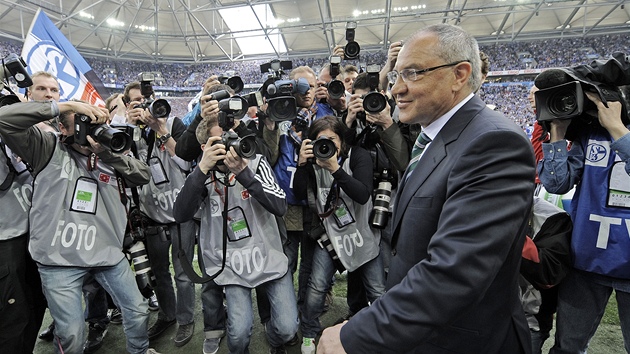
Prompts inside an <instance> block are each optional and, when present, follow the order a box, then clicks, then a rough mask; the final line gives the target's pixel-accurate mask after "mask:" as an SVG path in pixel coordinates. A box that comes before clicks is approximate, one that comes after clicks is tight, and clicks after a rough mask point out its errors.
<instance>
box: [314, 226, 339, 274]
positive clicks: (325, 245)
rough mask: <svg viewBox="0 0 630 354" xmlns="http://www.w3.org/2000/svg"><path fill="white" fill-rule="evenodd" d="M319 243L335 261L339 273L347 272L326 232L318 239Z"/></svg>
mask: <svg viewBox="0 0 630 354" xmlns="http://www.w3.org/2000/svg"><path fill="white" fill-rule="evenodd" d="M322 228H323V226H322ZM317 243H318V244H319V246H320V247H321V248H323V249H325V250H326V252H328V255H329V256H330V258H331V259H332V261H333V264H334V265H335V269H337V270H338V271H339V273H343V272H344V271H345V270H346V267H344V266H343V263H341V260H340V259H339V255H337V252H336V251H335V248H334V247H333V245H332V243H330V239H329V238H328V235H327V234H326V232H324V233H322V234H321V236H320V237H319V238H318V239H317Z"/></svg>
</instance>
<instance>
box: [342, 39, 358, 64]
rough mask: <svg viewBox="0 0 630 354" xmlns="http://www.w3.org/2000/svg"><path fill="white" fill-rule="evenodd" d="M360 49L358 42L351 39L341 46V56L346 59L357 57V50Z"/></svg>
mask: <svg viewBox="0 0 630 354" xmlns="http://www.w3.org/2000/svg"><path fill="white" fill-rule="evenodd" d="M360 51H361V46H359V43H357V42H354V41H351V42H348V44H346V46H345V47H344V48H343V56H344V59H346V60H354V59H357V58H358V57H359V52H360Z"/></svg>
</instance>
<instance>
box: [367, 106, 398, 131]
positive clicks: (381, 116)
mask: <svg viewBox="0 0 630 354" xmlns="http://www.w3.org/2000/svg"><path fill="white" fill-rule="evenodd" d="M389 111H390V109H389V103H388V104H386V105H385V109H384V110H382V111H380V112H378V113H367V112H366V120H367V122H368V123H372V124H375V125H378V126H381V127H382V128H383V129H387V128H389V127H390V126H391V125H392V124H393V123H394V120H393V119H392V116H390V115H389Z"/></svg>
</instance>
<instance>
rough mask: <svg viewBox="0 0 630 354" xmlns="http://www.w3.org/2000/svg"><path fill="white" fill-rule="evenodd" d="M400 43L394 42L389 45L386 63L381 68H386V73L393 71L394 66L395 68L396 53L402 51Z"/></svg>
mask: <svg viewBox="0 0 630 354" xmlns="http://www.w3.org/2000/svg"><path fill="white" fill-rule="evenodd" d="M402 45H403V43H402V41H398V42H394V43H392V44H390V45H389V50H388V51H387V62H386V63H385V66H384V67H383V68H387V71H388V72H389V71H392V70H394V66H396V61H397V60H398V53H400V50H401V49H402Z"/></svg>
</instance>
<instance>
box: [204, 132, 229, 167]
mask: <svg viewBox="0 0 630 354" xmlns="http://www.w3.org/2000/svg"><path fill="white" fill-rule="evenodd" d="M216 141H221V137H220V136H211V137H209V138H208V141H207V142H206V143H205V144H204V145H203V146H202V150H203V155H202V156H201V161H199V169H200V170H201V172H203V173H204V174H206V175H207V174H208V172H209V171H211V170H213V169H214V168H215V167H216V166H217V162H218V161H221V160H223V159H225V157H226V156H225V155H226V153H227V152H226V151H225V145H223V144H214V143H215V142H216Z"/></svg>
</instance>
